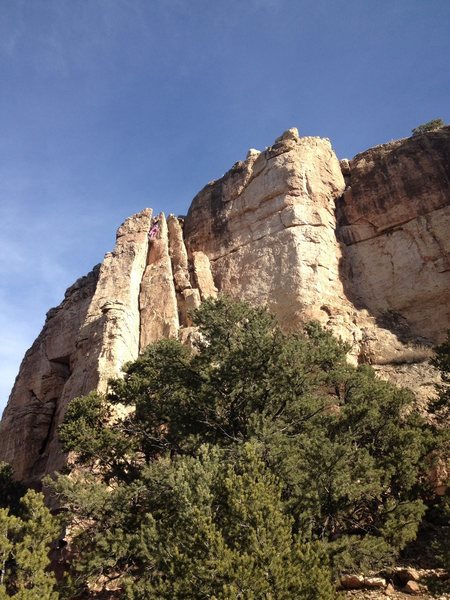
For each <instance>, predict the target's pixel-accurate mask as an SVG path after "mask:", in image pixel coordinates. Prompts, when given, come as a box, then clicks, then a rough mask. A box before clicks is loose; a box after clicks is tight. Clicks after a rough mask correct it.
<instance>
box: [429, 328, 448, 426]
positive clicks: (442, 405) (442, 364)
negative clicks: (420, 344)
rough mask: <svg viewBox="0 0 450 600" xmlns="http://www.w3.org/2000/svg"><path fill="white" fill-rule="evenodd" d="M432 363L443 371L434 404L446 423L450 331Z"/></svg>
mask: <svg viewBox="0 0 450 600" xmlns="http://www.w3.org/2000/svg"><path fill="white" fill-rule="evenodd" d="M431 364H432V365H433V366H434V367H436V368H437V369H439V371H440V373H441V380H442V382H441V384H439V385H438V386H437V391H438V396H437V399H436V400H435V401H434V403H433V405H432V409H434V411H435V413H436V414H437V417H438V418H439V420H440V421H441V422H442V423H443V424H444V425H445V424H448V418H449V417H450V331H448V332H447V339H446V340H445V342H443V343H442V344H441V345H440V346H438V347H437V348H435V356H434V358H433V359H432V360H431Z"/></svg>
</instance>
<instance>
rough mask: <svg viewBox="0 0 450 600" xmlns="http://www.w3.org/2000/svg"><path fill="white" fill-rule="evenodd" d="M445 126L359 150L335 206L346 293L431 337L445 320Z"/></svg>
mask: <svg viewBox="0 0 450 600" xmlns="http://www.w3.org/2000/svg"><path fill="white" fill-rule="evenodd" d="M449 157H450V127H444V128H442V129H439V130H437V131H434V132H430V133H429V134H427V135H419V136H414V137H412V138H408V139H406V140H399V141H397V142H392V143H390V144H385V145H383V146H378V147H376V148H373V149H372V150H368V151H367V152H363V153H362V154H359V155H358V156H356V157H355V158H354V159H353V160H352V161H350V165H349V169H350V171H349V172H350V175H349V187H348V188H347V190H346V192H345V195H344V197H343V199H342V200H341V201H340V202H339V203H338V211H337V212H338V222H339V225H340V226H339V236H340V238H341V239H342V241H343V247H344V259H345V260H344V262H345V272H344V281H345V283H346V292H347V293H348V295H349V296H350V297H351V298H352V300H353V301H354V303H355V304H357V305H363V306H365V307H367V308H368V309H369V310H370V312H371V313H372V314H373V315H375V316H377V317H383V315H386V314H387V313H391V314H394V315H396V316H397V317H398V318H399V319H402V320H404V322H405V323H406V324H407V325H408V327H409V329H410V332H411V333H412V334H415V335H417V336H421V337H423V338H425V339H428V340H431V341H432V342H439V341H441V340H442V339H443V337H444V336H445V333H446V329H447V328H448V326H449V323H450V235H449V232H450V198H449V187H450V186H449V183H450V182H449V178H450V158H449Z"/></svg>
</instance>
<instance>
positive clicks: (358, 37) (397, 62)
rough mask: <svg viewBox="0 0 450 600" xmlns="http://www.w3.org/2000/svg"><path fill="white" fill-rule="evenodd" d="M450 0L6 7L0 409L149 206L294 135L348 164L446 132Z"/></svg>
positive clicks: (119, 0)
mask: <svg viewBox="0 0 450 600" xmlns="http://www.w3.org/2000/svg"><path fill="white" fill-rule="evenodd" d="M449 23H450V3H449V2H448V0H442V1H441V0H377V1H376V2H375V1H372V0H342V1H341V0H326V1H325V0H239V1H238V0H221V1H219V0H217V1H216V0H0V85H1V88H0V89H1V93H0V121H1V123H0V124H1V137H0V242H1V252H0V281H1V287H0V328H1V332H2V343H1V347H0V407H2V406H3V405H4V404H5V403H6V399H7V396H8V394H9V391H10V388H11V386H12V383H13V381H14V377H15V374H16V373H17V371H18V368H19V363H20V360H21V358H22V356H23V353H24V351H25V350H26V348H27V347H29V346H30V344H31V342H32V341H33V339H34V338H35V337H36V335H37V334H38V333H39V330H40V328H41V327H42V324H43V322H44V317H45V312H46V311H47V310H48V309H49V308H50V307H52V306H55V305H57V304H58V303H59V302H60V301H61V299H62V297H63V294H64V290H65V289H66V288H67V287H68V286H69V285H70V284H71V283H72V282H73V281H74V280H75V279H76V278H77V277H79V276H81V275H83V274H85V273H86V272H87V271H89V270H90V269H91V267H92V266H93V265H94V264H96V263H98V262H100V261H101V260H102V257H103V255H104V253H105V252H107V251H109V250H111V249H112V247H113V244H114V234H115V230H116V228H117V227H118V226H119V224H120V223H121V222H122V221H123V220H124V219H125V218H126V217H127V216H129V215H130V214H132V213H135V212H138V211H139V210H141V209H143V208H144V207H146V206H152V207H153V208H155V209H156V210H158V211H159V210H164V211H165V212H167V213H168V212H175V213H178V214H184V213H186V211H187V208H188V206H189V204H190V201H191V199H192V198H193V196H194V195H195V194H196V193H197V192H198V191H199V189H201V188H202V187H203V185H205V184H206V183H207V182H208V181H209V180H211V179H214V178H217V177H219V176H221V175H222V174H223V173H224V172H225V171H226V170H227V169H228V168H229V167H230V166H231V165H232V164H233V163H234V162H235V161H237V160H239V159H242V158H244V157H245V154H246V151H247V149H248V148H250V147H255V148H260V149H261V148H264V147H265V146H268V145H270V144H271V143H272V141H273V140H274V138H275V137H276V136H278V135H279V134H280V133H281V132H282V131H284V130H285V129H287V128H289V127H292V126H297V127H298V128H299V130H300V133H301V134H304V135H320V136H324V137H329V138H330V139H331V141H332V143H333V145H334V148H335V150H336V152H337V154H338V156H339V157H341V158H343V157H352V156H353V155H354V154H355V153H357V152H359V151H362V150H365V149H367V148H369V147H370V146H373V145H375V144H380V143H383V142H386V141H389V140H391V139H396V138H399V137H405V136H407V135H409V134H410V131H411V129H412V128H413V127H415V126H416V125H418V124H420V123H423V122H426V121H428V120H430V119H433V118H436V117H441V118H443V119H445V120H446V121H448V120H449V100H448V98H449V69H448V57H449V55H450V52H449V35H448V31H449Z"/></svg>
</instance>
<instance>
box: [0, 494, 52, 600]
mask: <svg viewBox="0 0 450 600" xmlns="http://www.w3.org/2000/svg"><path fill="white" fill-rule="evenodd" d="M21 503H22V515H21V517H16V516H13V515H10V514H9V511H8V509H5V508H2V509H0V599H3V598H17V600H42V599H44V598H45V599H46V600H57V599H58V598H59V595H58V593H57V592H56V591H55V586H56V581H55V578H54V577H53V575H52V574H51V573H49V572H48V571H47V567H48V566H49V563H50V560H49V558H48V554H49V551H50V544H51V543H52V542H53V541H54V540H55V539H56V538H57V536H58V533H59V527H58V523H57V521H56V519H55V518H54V517H52V515H51V514H50V511H49V510H48V509H47V508H46V507H45V504H44V497H43V495H42V494H38V493H36V492H34V491H33V490H29V491H28V492H27V493H26V494H25V496H24V497H23V498H22V500H21Z"/></svg>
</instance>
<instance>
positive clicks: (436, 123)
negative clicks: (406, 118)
mask: <svg viewBox="0 0 450 600" xmlns="http://www.w3.org/2000/svg"><path fill="white" fill-rule="evenodd" d="M441 127H445V122H444V121H443V120H442V119H433V120H431V121H427V123H423V125H418V126H417V127H414V129H413V130H412V134H413V135H420V134H421V133H428V132H429V131H435V130H436V129H440V128H441Z"/></svg>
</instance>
